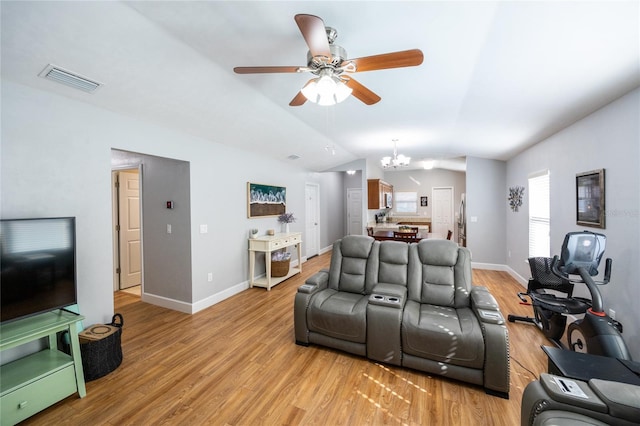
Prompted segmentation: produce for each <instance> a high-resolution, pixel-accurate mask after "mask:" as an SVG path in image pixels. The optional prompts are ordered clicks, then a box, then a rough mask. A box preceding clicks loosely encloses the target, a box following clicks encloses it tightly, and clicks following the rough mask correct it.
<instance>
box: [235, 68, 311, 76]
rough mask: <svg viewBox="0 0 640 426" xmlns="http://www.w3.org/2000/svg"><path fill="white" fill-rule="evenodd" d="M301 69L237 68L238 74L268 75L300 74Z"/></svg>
mask: <svg viewBox="0 0 640 426" xmlns="http://www.w3.org/2000/svg"><path fill="white" fill-rule="evenodd" d="M299 69H300V67H235V68H234V69H233V71H234V72H235V73H236V74H267V73H287V72H298V70H299Z"/></svg>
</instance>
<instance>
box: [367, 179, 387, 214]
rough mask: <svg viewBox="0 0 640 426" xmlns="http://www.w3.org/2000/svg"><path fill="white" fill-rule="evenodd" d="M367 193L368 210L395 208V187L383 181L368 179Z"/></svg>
mask: <svg viewBox="0 0 640 426" xmlns="http://www.w3.org/2000/svg"><path fill="white" fill-rule="evenodd" d="M367 192H368V194H369V195H368V203H367V208H369V209H372V210H373V209H375V210H379V209H390V208H391V207H393V185H391V184H388V183H387V182H385V181H383V180H381V179H368V180H367Z"/></svg>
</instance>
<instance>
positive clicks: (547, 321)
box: [508, 231, 631, 360]
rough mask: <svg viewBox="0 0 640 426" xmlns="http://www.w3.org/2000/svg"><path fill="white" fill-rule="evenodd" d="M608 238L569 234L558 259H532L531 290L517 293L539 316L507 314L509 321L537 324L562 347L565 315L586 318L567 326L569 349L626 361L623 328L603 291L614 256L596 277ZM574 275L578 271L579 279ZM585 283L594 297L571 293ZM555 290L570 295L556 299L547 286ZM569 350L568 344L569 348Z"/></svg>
mask: <svg viewBox="0 0 640 426" xmlns="http://www.w3.org/2000/svg"><path fill="white" fill-rule="evenodd" d="M605 245H606V237H605V236H604V235H602V234H597V233H593V232H588V231H584V232H570V233H568V234H567V235H566V236H565V239H564V242H563V244H562V252H561V256H560V258H558V256H554V258H553V259H552V260H551V259H549V258H532V259H533V261H532V259H530V260H529V261H530V265H531V269H532V276H533V278H532V280H530V282H529V286H528V288H527V293H519V294H518V296H519V297H520V299H521V300H522V301H523V302H526V297H528V298H529V299H530V300H531V305H532V307H533V310H534V314H535V317H534V318H530V317H518V316H515V315H509V316H508V319H509V321H511V322H514V321H525V322H531V323H534V324H536V325H537V326H538V327H539V328H540V329H541V330H542V331H543V333H544V334H545V336H547V337H548V338H549V339H550V340H551V341H553V342H554V343H555V344H556V345H557V346H558V347H561V348H564V346H563V345H562V343H561V342H560V338H561V337H562V335H563V333H564V330H565V326H566V316H565V315H567V314H571V315H574V314H582V313H584V317H583V318H582V319H579V320H577V321H575V322H573V323H571V324H569V328H568V330H567V341H568V343H569V348H568V349H570V350H572V351H576V352H585V353H590V354H593V355H603V356H609V357H614V358H618V359H623V360H631V355H630V354H629V350H628V348H627V346H626V345H625V343H624V340H623V339H622V336H621V335H620V332H621V328H622V326H621V325H620V323H618V322H617V321H614V320H613V319H612V318H611V317H609V316H608V315H607V314H606V312H605V311H604V306H603V301H602V295H601V294H600V291H599V290H598V285H604V284H607V283H608V282H609V280H610V277H611V265H612V261H611V259H607V260H606V262H605V274H604V279H603V280H602V281H600V282H596V281H594V280H593V278H592V277H593V276H596V275H598V266H599V265H600V261H601V260H602V256H603V255H604V250H605ZM570 275H574V276H575V275H579V276H580V279H576V278H571V277H570ZM574 284H585V285H586V286H587V289H588V290H589V293H590V294H591V299H590V300H589V299H585V298H578V297H573V296H572V293H573V285H574ZM550 289H553V290H557V291H561V292H563V293H565V294H567V296H566V297H558V296H556V295H555V294H550V293H547V292H546V290H550ZM565 349H566V348H565Z"/></svg>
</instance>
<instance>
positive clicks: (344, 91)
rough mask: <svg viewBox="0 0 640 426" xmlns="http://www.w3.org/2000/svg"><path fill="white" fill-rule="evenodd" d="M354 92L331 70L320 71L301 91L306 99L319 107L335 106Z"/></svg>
mask: <svg viewBox="0 0 640 426" xmlns="http://www.w3.org/2000/svg"><path fill="white" fill-rule="evenodd" d="M352 91H353V90H352V89H351V88H349V87H347V85H346V84H345V83H344V82H343V81H342V80H340V79H339V78H338V77H336V76H335V75H334V74H333V72H332V71H331V69H330V68H325V69H322V70H320V73H319V74H318V78H314V79H312V80H311V81H309V83H307V84H306V85H305V86H304V87H303V88H302V90H301V92H302V94H303V95H304V97H305V98H307V99H308V100H310V101H311V102H314V103H317V104H318V105H324V106H328V105H335V104H339V103H340V102H342V101H344V100H345V99H347V98H348V97H349V95H350V94H351V92H352Z"/></svg>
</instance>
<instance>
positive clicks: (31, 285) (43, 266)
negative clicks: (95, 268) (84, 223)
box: [0, 217, 77, 322]
mask: <svg viewBox="0 0 640 426" xmlns="http://www.w3.org/2000/svg"><path fill="white" fill-rule="evenodd" d="M0 269H1V270H2V276H1V277H0V279H1V281H0V305H1V306H0V317H1V318H0V321H2V322H5V321H13V320H16V319H19V318H23V317H27V316H31V315H35V314H39V313H42V312H47V311H52V310H55V309H59V308H63V307H65V306H69V305H73V304H75V303H76V302H77V298H76V235H75V218H73V217H59V218H42V219H2V220H0Z"/></svg>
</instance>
